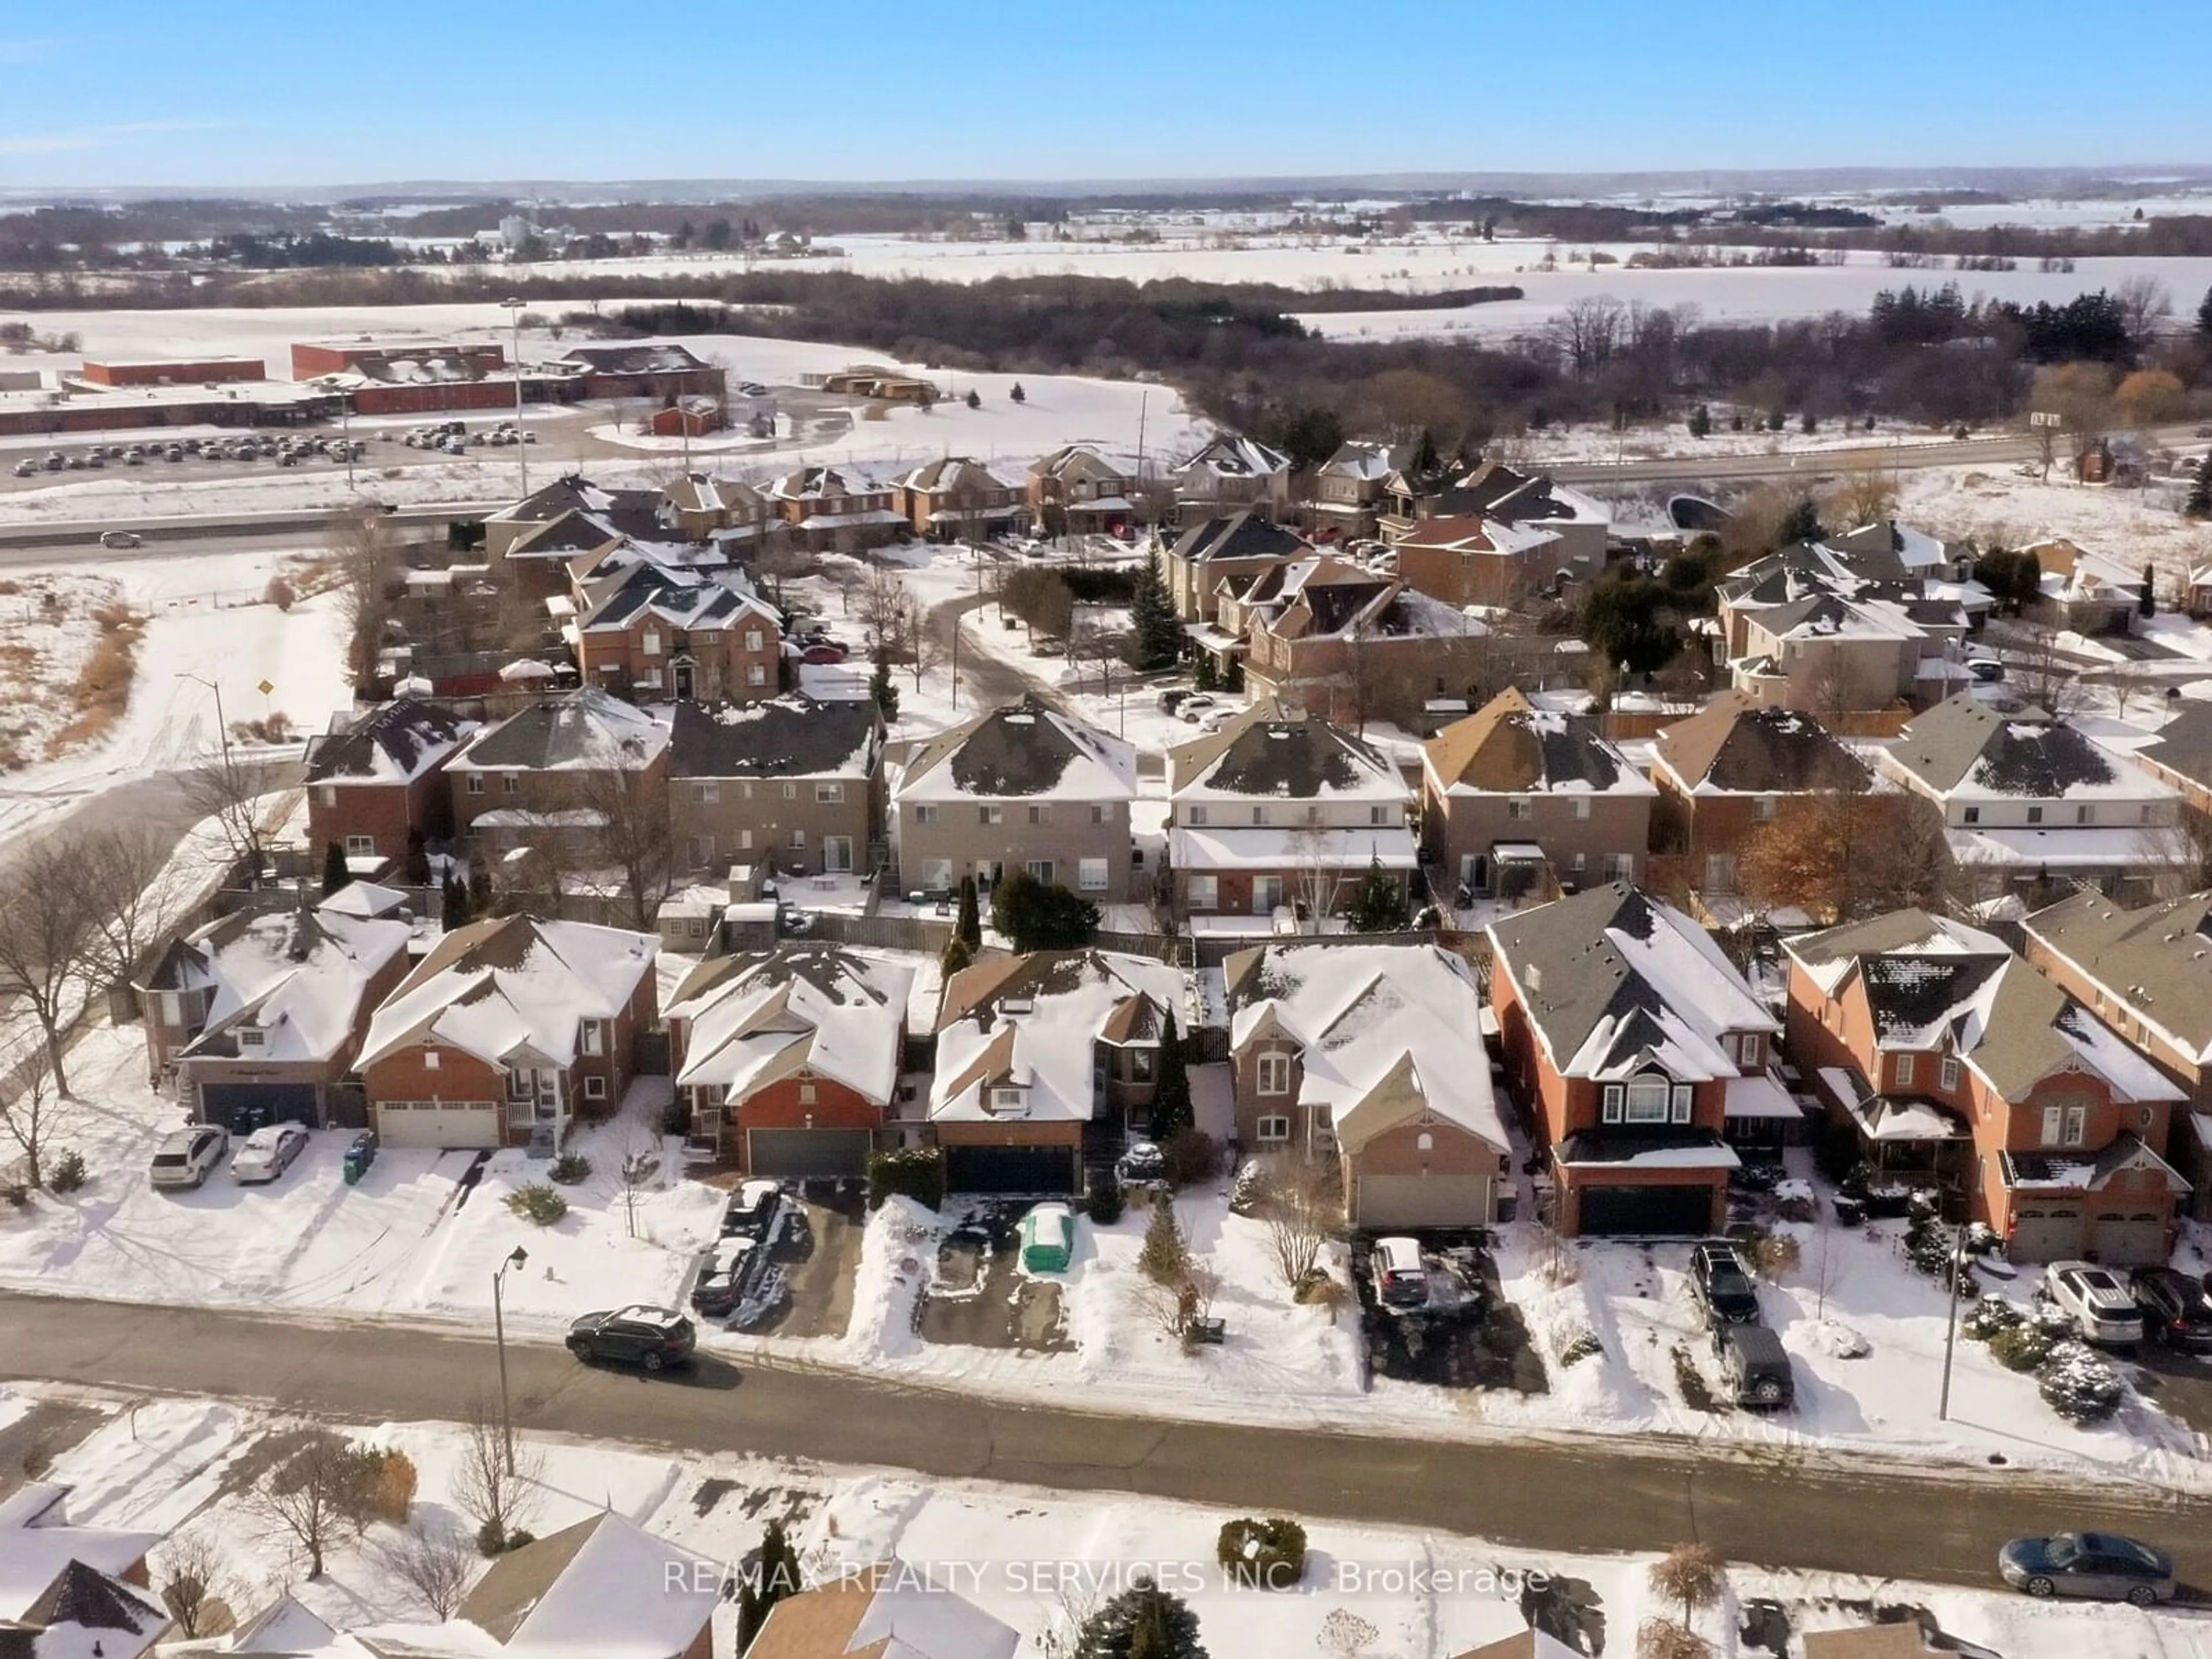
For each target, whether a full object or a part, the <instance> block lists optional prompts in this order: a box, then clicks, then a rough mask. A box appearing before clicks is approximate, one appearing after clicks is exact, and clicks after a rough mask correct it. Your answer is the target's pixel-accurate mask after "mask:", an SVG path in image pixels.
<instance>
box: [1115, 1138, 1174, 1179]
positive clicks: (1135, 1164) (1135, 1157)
mask: <svg viewBox="0 0 2212 1659" xmlns="http://www.w3.org/2000/svg"><path fill="white" fill-rule="evenodd" d="M1167 1172H1168V1158H1167V1154H1166V1153H1165V1152H1162V1151H1161V1150H1160V1149H1159V1145H1158V1142H1156V1141H1150V1140H1133V1141H1131V1142H1130V1143H1129V1146H1128V1150H1127V1151H1126V1152H1123V1153H1122V1154H1121V1157H1120V1158H1117V1159H1116V1160H1115V1164H1114V1173H1115V1175H1116V1176H1119V1177H1120V1178H1121V1181H1122V1182H1123V1183H1124V1184H1129V1183H1133V1182H1140V1181H1161V1180H1164V1179H1165V1178H1166V1176H1167Z"/></svg>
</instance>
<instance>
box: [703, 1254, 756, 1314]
mask: <svg viewBox="0 0 2212 1659" xmlns="http://www.w3.org/2000/svg"><path fill="white" fill-rule="evenodd" d="M760 1265H761V1253H760V1245H759V1243H757V1241H755V1240H753V1239H750V1238H743V1237H738V1238H731V1237H724V1238H720V1239H718V1240H716V1241H715V1242H714V1243H712V1244H709V1245H708V1247H707V1248H706V1249H704V1250H702V1251H701V1252H700V1254H699V1271H698V1273H697V1275H696V1277H695V1278H694V1279H692V1281H691V1311H692V1312H693V1313H696V1314H697V1315H699V1316H701V1317H702V1318H704V1319H726V1318H728V1317H729V1316H731V1315H732V1314H733V1313H735V1312H736V1311H737V1310H738V1304H740V1303H742V1302H743V1301H744V1299H745V1294H746V1292H747V1291H748V1290H750V1288H751V1285H752V1282H753V1279H754V1276H755V1275H756V1274H757V1273H758V1272H759V1271H760Z"/></svg>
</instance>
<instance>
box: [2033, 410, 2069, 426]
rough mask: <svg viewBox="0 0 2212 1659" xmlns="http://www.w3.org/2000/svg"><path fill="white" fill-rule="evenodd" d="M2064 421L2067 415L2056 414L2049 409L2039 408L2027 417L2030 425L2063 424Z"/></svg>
mask: <svg viewBox="0 0 2212 1659" xmlns="http://www.w3.org/2000/svg"><path fill="white" fill-rule="evenodd" d="M2064 421H2065V416H2063V415H2057V414H2054V413H2052V412H2051V410H2047V409H2039V410H2036V412H2035V413H2034V414H2033V415H2031V416H2028V417H2027V423H2028V424H2029V425H2030V426H2059V425H2062V424H2063V423H2064Z"/></svg>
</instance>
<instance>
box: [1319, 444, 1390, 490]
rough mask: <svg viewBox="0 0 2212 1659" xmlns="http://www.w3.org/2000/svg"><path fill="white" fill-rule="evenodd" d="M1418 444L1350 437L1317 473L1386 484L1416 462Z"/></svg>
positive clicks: (1337, 448) (1362, 481) (1323, 463)
mask: <svg viewBox="0 0 2212 1659" xmlns="http://www.w3.org/2000/svg"><path fill="white" fill-rule="evenodd" d="M1414 449H1415V446H1414V445H1413V444H1410V443H1397V444H1391V443H1383V442H1380V441H1376V440H1374V439H1370V438H1347V439H1346V440H1345V441H1343V442H1342V443H1340V444H1339V445H1338V446H1337V447H1336V453H1334V455H1331V456H1330V457H1329V458H1328V459H1327V460H1325V461H1323V462H1322V464H1321V465H1320V466H1319V467H1317V468H1316V469H1315V471H1316V476H1327V477H1340V478H1356V479H1358V481H1359V482H1360V483H1384V482H1386V481H1388V480H1389V477H1390V476H1391V475H1392V474H1393V473H1395V472H1397V471H1401V469H1403V468H1405V467H1408V466H1411V465H1413V453H1414Z"/></svg>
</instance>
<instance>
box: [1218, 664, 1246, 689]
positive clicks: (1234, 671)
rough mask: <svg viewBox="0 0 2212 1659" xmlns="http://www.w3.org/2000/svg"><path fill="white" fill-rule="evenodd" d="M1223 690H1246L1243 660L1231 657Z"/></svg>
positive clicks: (1222, 683)
mask: <svg viewBox="0 0 2212 1659" xmlns="http://www.w3.org/2000/svg"><path fill="white" fill-rule="evenodd" d="M1221 689H1222V690H1224V691H1242V690H1243V689H1244V659H1243V658H1242V657H1231V659H1229V672H1228V673H1227V674H1225V676H1223V678H1222V681H1221Z"/></svg>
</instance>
